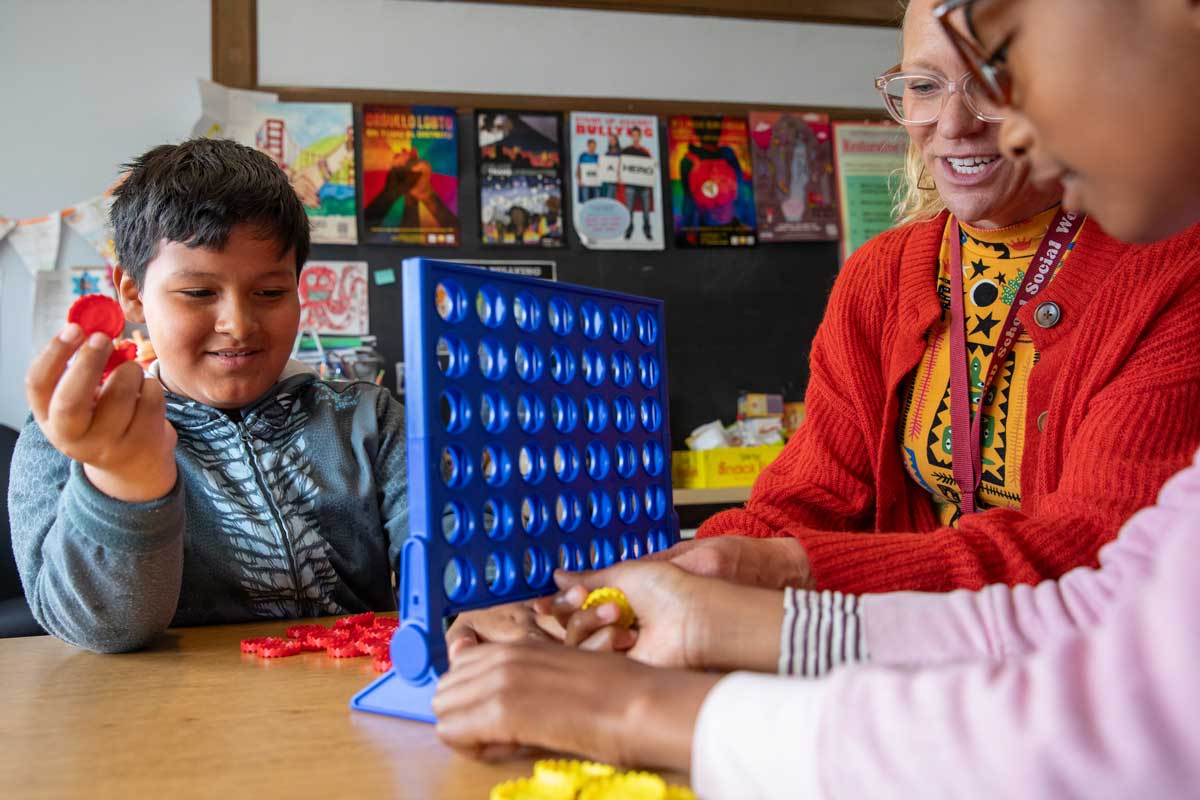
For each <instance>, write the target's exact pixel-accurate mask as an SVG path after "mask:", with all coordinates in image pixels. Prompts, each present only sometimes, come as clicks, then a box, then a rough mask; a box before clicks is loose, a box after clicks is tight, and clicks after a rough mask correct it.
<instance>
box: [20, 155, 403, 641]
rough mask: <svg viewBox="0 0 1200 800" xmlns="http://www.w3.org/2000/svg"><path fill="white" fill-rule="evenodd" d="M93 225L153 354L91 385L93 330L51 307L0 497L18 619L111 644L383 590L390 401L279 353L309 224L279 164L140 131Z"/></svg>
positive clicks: (286, 339) (391, 460)
mask: <svg viewBox="0 0 1200 800" xmlns="http://www.w3.org/2000/svg"><path fill="white" fill-rule="evenodd" d="M112 221H113V227H114V230H115V244H116V249H117V255H118V258H119V261H120V265H121V266H120V267H118V268H116V269H115V270H114V272H113V281H114V283H115V284H116V286H117V290H118V294H119V297H120V302H121V306H122V308H123V309H124V311H125V316H126V318H127V319H129V320H131V321H133V322H138V323H144V324H145V325H146V326H147V327H148V328H149V331H150V338H151V341H152V342H153V343H154V349H155V352H156V354H157V356H158V360H157V361H156V362H155V363H154V364H153V365H151V368H150V373H151V377H144V376H143V375H142V373H141V371H140V369H139V368H138V366H137V365H136V364H133V363H129V364H124V365H122V366H121V367H119V368H118V369H116V370H114V372H113V373H112V374H111V375H110V376H109V378H108V379H107V380H106V381H105V382H104V384H103V385H102V386H100V388H99V391H98V392H97V386H98V385H99V384H100V374H101V372H102V370H103V366H104V363H105V360H106V359H107V358H108V354H109V352H110V351H111V348H112V344H111V342H109V341H108V340H107V338H106V337H105V336H104V335H103V334H93V335H92V337H91V338H89V339H88V340H87V341H86V342H85V341H84V335H83V332H82V331H81V330H80V329H79V327H78V326H77V325H68V326H67V327H66V328H64V329H63V331H62V332H61V333H60V334H59V335H58V336H57V337H56V338H55V339H54V340H52V341H51V342H50V344H49V345H48V346H47V347H46V349H45V351H44V352H43V353H42V354H41V355H40V356H38V357H37V358H36V359H35V360H34V362H33V364H32V366H31V367H30V368H29V373H28V375H27V377H26V387H27V395H28V399H29V405H30V408H31V409H32V411H33V415H32V418H31V419H30V421H29V422H27V423H26V425H25V428H24V430H23V432H22V433H21V438H20V440H19V441H18V443H17V448H16V452H15V454H14V456H13V464H12V479H11V483H10V489H9V508H10V509H11V516H12V536H13V548H14V550H15V551H16V558H17V565H18V568H19V570H20V573H21V580H22V583H23V584H24V588H25V594H26V596H27V597H28V599H29V604H30V607H31V608H32V610H33V613H34V615H35V616H36V617H37V619H38V621H39V622H40V623H41V624H42V626H43V627H45V628H46V630H48V631H49V632H51V633H53V634H54V635H55V636H58V637H59V638H61V639H64V640H66V641H68V642H71V643H72V644H75V645H78V646H80V647H85V648H87V649H89V650H96V651H100V652H121V651H127V650H133V649H135V648H138V647H141V646H143V645H144V644H145V643H146V642H147V641H148V640H149V639H150V638H151V637H153V636H154V635H155V634H157V633H159V632H161V631H162V630H164V629H165V628H167V626H169V625H201V624H214V623H226V622H238V621H245V620H251V619H256V618H263V617H271V618H283V617H301V616H315V615H323V614H343V613H348V612H359V611H365V610H368V609H377V610H378V609H391V608H394V607H395V595H394V594H393V591H392V584H391V565H392V564H393V563H395V561H396V558H397V555H398V553H399V550H400V546H401V544H402V543H403V540H404V538H405V536H406V535H407V531H408V505H407V498H406V494H405V489H406V484H407V480H406V478H407V475H406V473H407V464H406V453H405V437H404V412H403V409H402V407H401V406H400V404H399V403H398V402H396V401H395V400H394V399H392V397H391V395H389V394H388V392H387V390H386V389H381V388H379V387H377V386H374V385H373V384H369V383H351V384H343V385H337V386H334V385H331V384H328V383H324V382H322V381H318V380H316V378H315V376H314V375H313V374H312V372H311V370H308V369H307V368H306V367H304V366H303V365H302V364H299V363H298V362H294V361H290V360H289V355H290V353H291V349H292V346H293V343H294V341H295V338H296V333H297V328H298V325H299V319H300V302H299V297H298V294H297V290H296V287H297V280H298V276H299V272H300V269H301V268H302V267H303V265H304V262H305V259H306V258H307V257H308V248H309V232H308V218H307V217H306V216H305V211H304V207H303V206H302V205H301V203H300V200H299V199H298V198H297V196H296V193H295V192H294V191H293V190H292V188H291V186H290V185H289V184H288V181H287V177H286V176H285V175H284V173H283V172H282V171H281V170H280V169H279V168H278V167H277V166H276V165H275V164H274V162H272V161H271V159H270V158H268V157H267V156H265V155H263V154H261V153H259V152H257V151H255V150H253V149H251V148H248V147H244V146H242V145H238V144H235V143H233V142H230V141H221V140H215V139H193V140H191V141H187V142H184V143H183V144H180V145H162V146H160V147H156V148H154V149H152V150H150V151H149V152H147V153H145V154H144V155H143V156H141V157H140V158H138V159H136V160H135V161H134V162H133V163H132V164H130V165H129V172H128V176H127V178H126V180H125V181H124V183H122V184H121V186H120V187H119V188H118V189H117V190H116V200H115V202H114V204H113V208H112ZM72 356H75V358H74V360H73V361H71V362H70V363H69V364H68V360H69V359H71V357H72Z"/></svg>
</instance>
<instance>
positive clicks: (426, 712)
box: [350, 670, 437, 723]
mask: <svg viewBox="0 0 1200 800" xmlns="http://www.w3.org/2000/svg"><path fill="white" fill-rule="evenodd" d="M436 691H437V681H436V680H434V679H433V678H430V679H429V680H427V681H425V682H424V683H422V684H421V685H419V686H414V685H412V684H411V683H409V682H408V681H406V680H404V678H401V677H400V676H399V675H397V674H396V672H395V670H390V671H388V672H387V674H385V675H384V676H383V677H381V678H379V679H378V680H377V681H375V682H374V683H372V684H371V685H370V686H368V687H367V688H365V689H363V690H362V691H361V692H359V693H358V694H356V695H354V698H353V699H352V700H351V701H350V708H352V709H354V710H355V711H369V712H371V713H372V714H383V715H385V716H389V717H400V718H401V719H411V720H415V721H417V722H430V723H433V722H437V717H435V716H434V715H433V694H434V692H436Z"/></svg>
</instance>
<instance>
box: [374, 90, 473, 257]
mask: <svg viewBox="0 0 1200 800" xmlns="http://www.w3.org/2000/svg"><path fill="white" fill-rule="evenodd" d="M457 128H458V121H457V118H456V117H455V114H454V109H453V108H442V107H439V106H383V105H367V106H363V144H362V146H363V151H362V159H363V184H362V214H363V230H364V234H365V235H364V236H363V241H364V242H365V243H367V244H419V245H427V246H428V245H432V246H440V247H453V246H456V245H457V244H458V243H459V240H460V238H461V231H460V229H459V223H458V136H457Z"/></svg>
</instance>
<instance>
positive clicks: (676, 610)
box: [534, 560, 715, 669]
mask: <svg viewBox="0 0 1200 800" xmlns="http://www.w3.org/2000/svg"><path fill="white" fill-rule="evenodd" d="M554 581H555V583H557V584H558V587H559V589H561V590H562V591H561V592H560V593H559V594H557V595H554V596H553V597H542V598H538V599H537V600H535V601H534V609H535V610H537V611H541V612H544V613H550V614H553V615H554V616H555V617H557V618H558V621H559V623H561V624H562V626H563V629H564V630H565V631H566V633H565V635H564V637H563V643H564V644H568V645H572V646H578V647H580V648H583V649H585V650H617V651H628V655H629V656H631V657H632V658H635V659H637V660H638V661H642V662H644V663H646V664H651V665H654V666H658V667H689V668H692V669H702V668H703V667H704V660H705V654H704V653H703V652H701V651H700V649H699V648H700V646H701V645H702V643H704V642H705V641H707V640H708V639H709V638H710V636H709V628H710V627H711V625H712V623H714V622H715V619H714V618H713V615H712V614H711V613H709V611H708V609H707V602H708V598H710V597H711V596H712V594H711V592H706V591H705V588H706V587H709V588H711V585H712V584H714V583H715V582H714V581H710V580H705V579H704V578H698V577H696V576H694V575H689V574H688V573H687V572H684V571H683V570H682V569H680V568H679V567H677V566H675V565H674V564H670V563H667V562H647V561H644V560H643V561H626V562H623V563H621V564H617V565H616V566H613V567H609V568H608V569H604V570H600V571H598V572H564V571H562V570H558V571H556V572H555V573H554ZM603 586H612V587H615V588H617V589H620V590H621V591H622V592H623V593H624V594H625V597H626V598H628V600H629V604H630V605H631V606H632V607H633V612H634V614H636V615H637V627H636V628H634V629H625V628H621V627H619V626H617V625H616V622H617V618H618V617H619V616H620V608H619V607H618V606H617V604H616V603H605V604H604V605H601V606H597V607H595V608H590V609H588V610H587V611H583V610H581V607H582V605H583V601H584V600H585V599H586V598H587V596H588V594H589V593H590V592H591V591H592V590H593V589H599V588H601V587H603Z"/></svg>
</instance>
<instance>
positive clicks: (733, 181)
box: [667, 116, 757, 247]
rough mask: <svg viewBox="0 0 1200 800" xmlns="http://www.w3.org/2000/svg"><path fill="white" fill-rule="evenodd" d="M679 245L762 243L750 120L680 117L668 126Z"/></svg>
mask: <svg viewBox="0 0 1200 800" xmlns="http://www.w3.org/2000/svg"><path fill="white" fill-rule="evenodd" d="M667 143H668V145H669V147H670V153H671V155H670V163H669V167H670V176H671V206H672V210H673V211H674V215H675V219H674V221H675V243H676V244H677V245H680V246H683V247H694V246H701V247H721V246H726V245H734V246H739V245H752V244H754V242H755V240H756V239H757V235H756V234H757V231H756V230H755V214H754V184H753V182H752V180H751V176H752V174H753V173H752V171H751V165H750V149H749V143H748V136H747V130H746V120H745V119H742V118H740V117H729V116H675V117H671V118H670V121H669V123H668V132H667Z"/></svg>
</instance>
